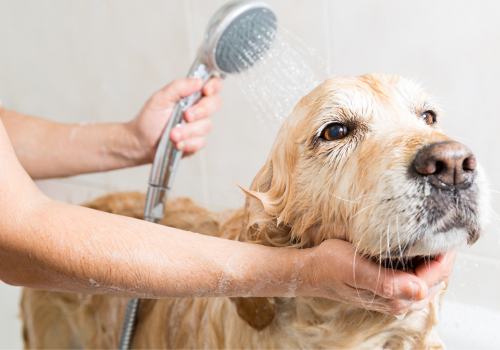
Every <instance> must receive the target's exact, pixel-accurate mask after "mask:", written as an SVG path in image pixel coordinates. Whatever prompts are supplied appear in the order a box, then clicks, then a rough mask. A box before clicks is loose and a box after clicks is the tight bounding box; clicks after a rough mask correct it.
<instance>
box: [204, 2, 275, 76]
mask: <svg viewBox="0 0 500 350" xmlns="http://www.w3.org/2000/svg"><path fill="white" fill-rule="evenodd" d="M276 29H277V22H276V15H275V13H274V11H273V9H272V8H271V6H270V5H269V4H268V3H266V2H264V1H253V0H250V1H232V2H230V3H228V4H226V5H224V6H223V7H222V8H220V9H219V11H217V12H216V13H215V14H214V15H213V17H212V18H211V20H210V22H209V23H208V26H207V29H206V31H205V39H204V43H203V45H202V47H201V48H200V51H199V60H200V62H202V63H203V64H205V65H207V66H208V67H210V68H211V69H213V70H215V71H218V72H219V73H223V74H226V73H239V72H241V71H244V70H246V69H247V68H250V67H251V66H253V64H254V63H255V62H257V61H258V60H259V59H260V58H262V57H263V55H264V54H265V53H266V52H267V51H268V50H269V48H270V46H271V44H272V42H273V40H274V37H275V36H276Z"/></svg>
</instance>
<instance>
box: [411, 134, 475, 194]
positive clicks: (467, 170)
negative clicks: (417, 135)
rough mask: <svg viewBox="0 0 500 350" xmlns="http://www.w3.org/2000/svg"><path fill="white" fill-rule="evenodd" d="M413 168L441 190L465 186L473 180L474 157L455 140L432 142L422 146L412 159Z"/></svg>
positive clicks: (465, 147)
mask: <svg viewBox="0 0 500 350" xmlns="http://www.w3.org/2000/svg"><path fill="white" fill-rule="evenodd" d="M413 165H414V167H415V170H416V171H417V172H418V173H419V174H420V175H423V176H427V177H428V178H429V179H430V183H431V185H433V186H434V187H437V188H440V189H443V190H452V189H455V188H465V187H468V186H470V185H471V184H472V182H473V172H474V169H476V158H475V157H474V154H472V151H471V150H470V149H469V148H468V147H467V146H465V145H463V144H461V143H459V142H456V141H444V142H437V143H432V144H430V145H427V146H425V147H424V148H422V149H421V150H420V151H419V152H418V153H417V156H416V157H415V160H414V161H413Z"/></svg>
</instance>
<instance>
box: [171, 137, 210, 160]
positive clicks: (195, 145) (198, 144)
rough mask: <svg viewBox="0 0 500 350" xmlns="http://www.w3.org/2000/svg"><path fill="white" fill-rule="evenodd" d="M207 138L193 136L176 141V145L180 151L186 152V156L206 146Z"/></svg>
mask: <svg viewBox="0 0 500 350" xmlns="http://www.w3.org/2000/svg"><path fill="white" fill-rule="evenodd" d="M205 143H206V138H205V137H203V136H202V137H193V138H190V139H188V140H185V141H181V142H178V143H176V145H175V146H176V147H177V149H178V150H179V151H184V152H186V157H187V156H189V155H191V154H193V153H195V152H198V151H199V150H200V149H202V148H203V147H205Z"/></svg>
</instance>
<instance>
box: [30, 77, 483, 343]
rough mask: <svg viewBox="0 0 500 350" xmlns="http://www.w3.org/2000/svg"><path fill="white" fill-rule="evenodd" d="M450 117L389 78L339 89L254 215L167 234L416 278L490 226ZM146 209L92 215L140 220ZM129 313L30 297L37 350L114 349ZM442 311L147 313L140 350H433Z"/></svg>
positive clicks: (251, 203)
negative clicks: (322, 257)
mask: <svg viewBox="0 0 500 350" xmlns="http://www.w3.org/2000/svg"><path fill="white" fill-rule="evenodd" d="M442 115H443V113H442V111H441V110H440V108H439V107H438V106H437V105H436V104H435V102H434V101H433V100H432V99H431V98H430V97H429V96H428V95H427V94H426V93H425V92H424V91H423V90H422V89H421V88H420V87H419V86H417V85H415V84H414V83H412V82H411V81H409V80H407V79H404V78H400V77H396V76H386V75H375V74H372V75H365V76H361V77H339V78H333V79H330V80H327V81H326V82H324V83H323V84H321V85H320V86H318V87H317V88H316V89H314V90H313V91H312V92H311V93H309V94H308V95H307V96H305V97H304V98H303V99H302V100H301V101H300V102H299V103H298V105H297V106H296V108H295V109H294V111H293V112H292V114H291V115H290V116H289V117H288V118H287V120H286V121H285V123H284V124H283V126H282V127H281V129H280V132H279V133H278V136H277V138H276V141H275V143H274V145H273V148H272V150H271V154H270V156H269V158H268V160H267V162H266V164H265V165H264V167H263V168H262V170H260V172H259V173H258V174H257V176H256V177H255V179H254V181H253V183H252V185H251V187H250V188H249V189H244V192H245V194H246V196H247V199H246V204H245V207H244V208H242V209H240V210H237V211H235V212H231V213H227V214H226V215H219V216H215V215H214V214H212V213H209V212H207V211H206V210H204V209H202V208H199V207H197V206H195V205H194V204H193V203H192V202H190V201H189V200H185V199H184V200H177V201H174V202H171V203H170V204H169V205H167V211H166V213H165V214H166V216H165V219H164V220H163V221H162V223H161V224H164V225H168V226H173V227H177V228H180V229H184V230H191V231H195V232H199V233H202V234H209V235H214V236H220V237H223V238H227V239H236V240H240V241H249V242H255V243H259V244H263V245H268V246H276V247H296V248H300V247H301V248H307V247H313V246H317V245H319V244H320V243H321V242H322V241H324V240H326V239H329V238H339V239H343V240H346V241H349V242H351V243H352V244H353V246H354V247H356V251H357V252H358V253H359V254H362V255H364V256H367V257H369V258H371V259H373V260H375V261H378V262H380V264H384V265H390V266H393V267H395V268H401V269H405V270H409V269H411V268H412V265H413V264H414V263H415V261H416V260H420V259H423V258H427V259H432V258H433V257H434V256H436V255H437V254H440V253H444V252H447V251H449V250H450V249H453V248H455V247H457V246H459V245H462V244H469V245H470V244H473V243H474V242H476V241H477V239H478V238H479V237H480V236H481V234H482V232H483V231H484V227H485V224H486V217H487V213H488V200H487V188H486V181H485V179H484V174H483V172H482V171H481V169H480V167H479V165H478V164H477V161H476V159H475V157H474V155H473V153H472V152H471V151H470V150H469V149H468V148H467V147H466V146H464V145H462V144H460V143H458V142H456V141H453V140H452V139H450V138H449V137H448V136H446V135H445V134H444V133H443V131H442V130H441V128H440V127H439V123H438V121H439V120H440V118H441V117H442ZM143 204H144V196H143V195H141V194H137V193H125V194H114V195H109V196H106V197H103V198H101V199H98V200H96V201H94V202H92V203H90V204H88V205H87V206H89V207H91V208H94V209H98V210H103V211H107V212H112V213H116V214H122V215H128V216H132V217H136V218H142V207H143ZM125 306H126V299H124V298H118V297H109V296H98V295H78V294H70V293H47V292H42V291H34V290H29V289H25V290H24V294H23V300H22V310H23V319H24V335H25V340H26V346H27V347H28V348H61V347H63V348H70V347H84V348H114V347H116V346H117V344H118V338H119V333H120V329H121V321H122V319H123V315H124V311H125ZM436 307H437V300H434V301H432V302H431V303H430V304H429V305H428V307H427V308H426V309H424V310H422V311H418V312H410V313H408V315H407V316H406V318H405V319H404V320H402V321H398V320H396V319H395V318H394V317H393V316H391V315H386V314H382V313H378V312H372V313H368V312H366V310H364V309H361V308H358V307H355V306H351V305H346V304H343V303H341V302H338V301H333V300H327V299H322V298H313V297H311V298H305V297H295V298H208V299H206V298H169V299H160V300H144V301H143V302H142V307H141V312H140V318H139V323H138V327H137V332H136V336H135V338H134V344H133V347H134V348H192V349H194V348H335V349H345V348H366V349H376V348H380V349H382V348H384V349H428V348H441V347H443V345H442V344H441V342H440V340H439V339H438V338H437V336H436V335H435V333H434V330H433V327H434V325H435V324H436Z"/></svg>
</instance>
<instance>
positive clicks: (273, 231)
mask: <svg viewBox="0 0 500 350" xmlns="http://www.w3.org/2000/svg"><path fill="white" fill-rule="evenodd" d="M296 160H297V144H296V142H295V141H294V136H293V135H292V131H291V130H290V128H287V125H284V126H283V127H282V129H281V130H280V133H279V134H278V137H277V138H276V141H275V143H274V145H273V148H272V150H271V154H270V155H269V158H268V160H267V162H266V164H265V165H264V167H263V168H262V169H261V170H260V171H259V173H258V174H257V176H256V177H255V179H254V180H253V182H252V185H251V186H250V189H245V188H242V187H241V186H240V188H241V190H242V191H243V192H244V193H245V194H246V196H247V198H246V202H245V212H244V216H243V227H242V231H241V234H240V237H239V240H241V241H250V242H255V243H259V244H263V245H269V246H290V245H291V241H292V236H291V229H290V227H291V224H292V222H293V216H294V215H295V212H294V200H293V199H294V193H293V192H294V186H293V179H294V170H295V163H296Z"/></svg>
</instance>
